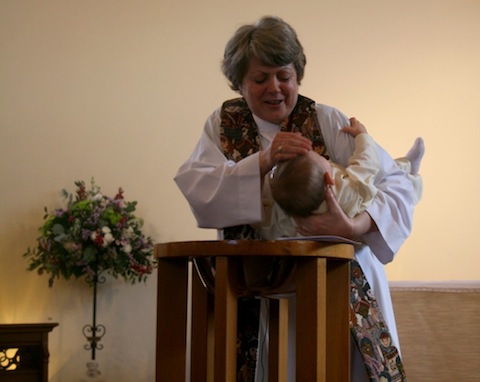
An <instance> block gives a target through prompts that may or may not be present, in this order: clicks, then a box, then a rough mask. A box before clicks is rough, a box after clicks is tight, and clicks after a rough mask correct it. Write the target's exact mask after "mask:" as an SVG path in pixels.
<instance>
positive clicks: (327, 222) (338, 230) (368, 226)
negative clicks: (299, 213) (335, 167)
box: [295, 187, 376, 240]
mask: <svg viewBox="0 0 480 382" xmlns="http://www.w3.org/2000/svg"><path fill="white" fill-rule="evenodd" d="M325 199H326V201H327V206H328V211H327V212H324V213H323V214H315V215H310V216H308V217H306V218H295V222H296V223H297V226H298V228H297V231H298V233H300V234H301V235H303V236H313V235H335V236H342V237H346V238H347V239H352V240H359V239H360V238H361V236H362V235H363V234H365V233H367V232H369V231H370V230H372V229H375V228H376V227H375V224H374V223H373V221H372V219H371V217H370V215H368V213H367V212H361V213H360V214H358V215H357V216H355V218H353V219H351V218H349V217H348V216H347V215H346V214H345V212H343V210H342V208H341V207H340V205H339V204H338V202H337V199H335V196H334V195H333V192H332V189H331V188H330V187H328V188H327V191H326V194H325Z"/></svg>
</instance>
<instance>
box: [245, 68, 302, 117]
mask: <svg viewBox="0 0 480 382" xmlns="http://www.w3.org/2000/svg"><path fill="white" fill-rule="evenodd" d="M240 91H241V93H242V95H243V97H244V98H245V101H246V102H247V105H248V107H249V108H250V110H251V111H252V113H253V114H255V115H256V116H258V117H260V118H261V119H263V120H265V121H268V122H271V123H274V124H277V125H278V124H280V123H281V122H282V121H283V120H284V119H286V118H287V117H288V116H289V115H290V113H291V112H292V110H293V108H294V107H295V105H296V103H297V98H298V82H297V73H296V71H295V67H294V66H293V63H291V64H288V65H286V66H280V67H272V66H266V65H263V64H262V63H261V62H260V61H258V60H257V59H252V60H251V61H250V65H249V67H248V70H247V73H246V74H245V77H244V78H243V81H242V85H241V87H240Z"/></svg>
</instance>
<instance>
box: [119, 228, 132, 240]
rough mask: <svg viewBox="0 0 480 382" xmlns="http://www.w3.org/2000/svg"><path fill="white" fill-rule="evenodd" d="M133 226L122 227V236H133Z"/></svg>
mask: <svg viewBox="0 0 480 382" xmlns="http://www.w3.org/2000/svg"><path fill="white" fill-rule="evenodd" d="M133 233H134V232H133V227H128V228H127V229H124V230H123V232H122V236H124V237H126V238H128V239H129V238H131V237H132V236H133Z"/></svg>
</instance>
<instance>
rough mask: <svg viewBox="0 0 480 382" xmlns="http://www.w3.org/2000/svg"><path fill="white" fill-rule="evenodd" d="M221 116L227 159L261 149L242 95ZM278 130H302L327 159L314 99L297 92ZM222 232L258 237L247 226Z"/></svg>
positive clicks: (233, 236)
mask: <svg viewBox="0 0 480 382" xmlns="http://www.w3.org/2000/svg"><path fill="white" fill-rule="evenodd" d="M220 118H221V125H220V142H221V145H222V150H223V153H224V154H225V157H227V159H229V160H232V161H234V162H238V161H240V160H241V159H243V158H246V157H247V156H249V155H251V154H253V153H256V152H258V151H260V150H261V149H262V148H261V147H260V146H261V145H260V135H259V133H258V127H257V124H256V123H255V120H254V118H253V115H252V112H251V111H250V109H249V108H248V106H247V103H246V101H245V99H244V98H235V99H232V100H229V101H226V102H224V104H223V105H222V109H221V112H220ZM280 130H281V131H289V132H296V131H298V132H301V133H302V135H303V136H305V137H307V138H309V139H310V140H311V141H312V144H313V148H314V150H315V151H316V152H318V153H319V154H320V155H323V156H324V157H326V158H327V159H328V153H327V148H326V146H325V141H324V139H323V136H322V131H321V130H320V124H319V123H318V118H317V111H316V109H315V101H313V100H311V99H309V98H306V97H304V96H301V95H299V96H298V100H297V104H296V106H295V108H294V109H293V112H292V113H291V115H290V116H289V118H288V119H286V120H285V121H283V122H282V123H281V125H280ZM223 234H224V238H225V239H229V240H230V239H231V240H234V239H260V237H259V235H258V233H257V232H256V231H255V229H254V228H253V227H251V226H249V225H241V226H235V227H228V228H225V229H224V230H223Z"/></svg>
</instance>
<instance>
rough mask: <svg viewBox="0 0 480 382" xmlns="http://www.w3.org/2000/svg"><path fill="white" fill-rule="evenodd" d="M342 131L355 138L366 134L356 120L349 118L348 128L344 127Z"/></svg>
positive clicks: (365, 130)
mask: <svg viewBox="0 0 480 382" xmlns="http://www.w3.org/2000/svg"><path fill="white" fill-rule="evenodd" d="M342 131H344V132H345V133H348V134H350V135H351V136H352V137H356V136H357V135H358V134H362V133H365V134H367V129H366V128H365V126H363V125H362V124H361V123H360V121H358V120H357V119H356V118H350V126H345V127H343V128H342Z"/></svg>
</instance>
